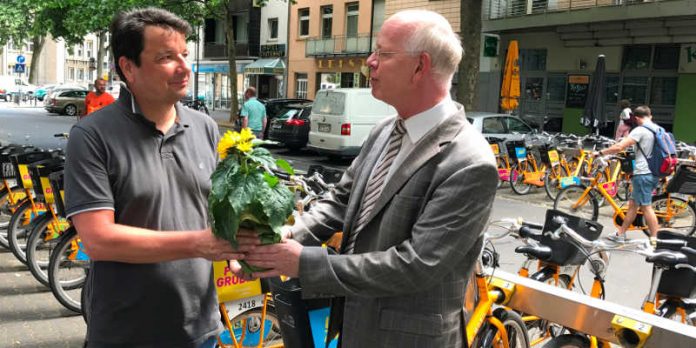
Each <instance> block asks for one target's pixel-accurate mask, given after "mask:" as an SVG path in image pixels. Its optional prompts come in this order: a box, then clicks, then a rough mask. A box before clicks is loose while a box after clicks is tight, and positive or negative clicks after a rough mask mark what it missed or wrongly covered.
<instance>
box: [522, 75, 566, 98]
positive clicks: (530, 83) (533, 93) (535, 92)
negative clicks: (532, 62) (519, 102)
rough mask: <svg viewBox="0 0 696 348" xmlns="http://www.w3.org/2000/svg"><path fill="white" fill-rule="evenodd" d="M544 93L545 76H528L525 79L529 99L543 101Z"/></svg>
mask: <svg viewBox="0 0 696 348" xmlns="http://www.w3.org/2000/svg"><path fill="white" fill-rule="evenodd" d="M564 91H565V90H564ZM543 94H544V78H543V77H528V78H527V79H525V86H524V95H525V98H526V99H527V101H541V98H542V97H543Z"/></svg>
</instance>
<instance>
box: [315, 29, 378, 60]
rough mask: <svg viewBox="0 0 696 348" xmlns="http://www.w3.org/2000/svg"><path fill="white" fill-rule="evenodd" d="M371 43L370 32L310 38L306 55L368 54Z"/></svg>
mask: <svg viewBox="0 0 696 348" xmlns="http://www.w3.org/2000/svg"><path fill="white" fill-rule="evenodd" d="M373 39H374V38H373ZM370 44H371V42H370V35H369V34H358V35H357V36H332V37H330V38H310V39H307V41H306V42H305V56H307V57H312V56H332V55H351V54H368V53H370Z"/></svg>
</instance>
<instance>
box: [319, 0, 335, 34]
mask: <svg viewBox="0 0 696 348" xmlns="http://www.w3.org/2000/svg"><path fill="white" fill-rule="evenodd" d="M332 28H333V6H331V5H328V6H322V7H321V37H322V38H324V39H330V38H331V35H332Z"/></svg>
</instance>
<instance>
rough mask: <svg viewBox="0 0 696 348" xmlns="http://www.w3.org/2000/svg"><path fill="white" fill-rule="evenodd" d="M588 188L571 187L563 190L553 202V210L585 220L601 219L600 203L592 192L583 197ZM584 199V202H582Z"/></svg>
mask: <svg viewBox="0 0 696 348" xmlns="http://www.w3.org/2000/svg"><path fill="white" fill-rule="evenodd" d="M585 189H586V187H585V186H580V185H570V186H568V187H566V188H564V189H562V190H561V192H559V193H558V195H557V196H556V200H555V201H554V202H553V209H556V210H559V211H562V212H564V213H568V214H570V215H575V216H578V217H581V218H583V219H588V220H594V221H597V218H598V217H599V203H598V202H597V199H595V197H594V195H593V194H592V192H590V193H588V194H587V195H586V196H585V197H582V195H583V193H584V192H585ZM581 198H582V200H580V199H581Z"/></svg>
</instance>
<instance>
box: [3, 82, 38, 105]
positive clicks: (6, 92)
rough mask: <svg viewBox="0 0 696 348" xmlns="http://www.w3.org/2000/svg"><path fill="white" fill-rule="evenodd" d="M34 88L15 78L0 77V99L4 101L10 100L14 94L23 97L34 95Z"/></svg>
mask: <svg viewBox="0 0 696 348" xmlns="http://www.w3.org/2000/svg"><path fill="white" fill-rule="evenodd" d="M34 90H36V86H34V85H32V84H29V83H27V81H26V80H23V79H20V78H18V77H15V76H0V99H3V100H5V101H10V100H12V96H13V95H14V94H20V93H21V94H22V95H24V96H26V95H30V94H33V93H34Z"/></svg>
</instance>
